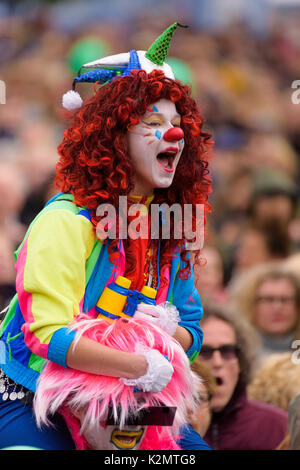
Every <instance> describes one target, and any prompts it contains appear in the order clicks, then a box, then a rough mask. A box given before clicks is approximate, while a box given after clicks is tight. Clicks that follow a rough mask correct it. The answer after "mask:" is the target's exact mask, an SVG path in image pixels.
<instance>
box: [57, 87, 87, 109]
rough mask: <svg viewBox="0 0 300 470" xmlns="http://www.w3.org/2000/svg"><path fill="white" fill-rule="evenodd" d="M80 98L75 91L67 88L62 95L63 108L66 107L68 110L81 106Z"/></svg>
mask: <svg viewBox="0 0 300 470" xmlns="http://www.w3.org/2000/svg"><path fill="white" fill-rule="evenodd" d="M82 103H83V101H82V98H81V96H80V94H79V93H77V91H74V90H69V91H67V93H65V94H64V95H63V97H62V105H63V107H64V108H66V109H68V110H69V111H73V110H74V109H77V108H81V106H82Z"/></svg>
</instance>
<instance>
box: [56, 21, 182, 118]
mask: <svg viewBox="0 0 300 470" xmlns="http://www.w3.org/2000/svg"><path fill="white" fill-rule="evenodd" d="M178 26H181V27H186V26H183V25H181V24H179V23H177V22H175V23H173V24H172V25H171V26H169V27H168V28H167V29H166V30H165V31H164V32H163V33H162V34H161V35H160V36H159V37H158V38H157V39H156V40H155V41H154V42H153V43H152V44H151V46H150V47H149V49H148V50H147V51H136V50H131V51H129V52H124V53H121V54H116V55H112V56H108V57H103V58H100V59H97V60H94V61H93V62H88V63H87V64H84V65H82V67H81V68H80V70H79V72H78V76H77V77H75V78H74V81H73V87H72V90H70V91H68V92H67V93H65V94H64V96H63V101H62V102H63V106H64V108H66V109H68V110H70V111H71V110H74V109H76V108H80V107H81V105H82V99H81V97H80V95H79V93H78V92H76V91H75V87H76V84H77V83H82V82H90V83H95V82H98V83H99V84H102V85H104V84H105V83H108V82H110V81H112V80H113V79H115V78H117V77H124V76H127V75H130V72H131V71H132V70H145V71H146V72H147V73H150V72H152V70H155V69H156V70H162V71H163V72H164V74H165V76H166V77H168V78H171V79H174V78H175V77H174V73H173V71H172V69H171V67H170V65H168V64H167V63H166V62H165V59H166V57H167V55H168V52H169V47H170V43H171V40H172V37H173V34H174V32H175V30H176V28H177V27H178ZM85 68H86V69H87V68H88V69H93V70H92V71H89V72H85V73H81V70H82V69H85Z"/></svg>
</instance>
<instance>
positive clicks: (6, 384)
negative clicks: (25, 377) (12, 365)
mask: <svg viewBox="0 0 300 470" xmlns="http://www.w3.org/2000/svg"><path fill="white" fill-rule="evenodd" d="M0 396H1V398H2V400H3V401H7V400H11V401H15V400H20V401H21V402H22V403H23V405H29V404H31V403H32V401H33V397H34V393H33V392H32V391H31V390H28V389H27V388H25V387H23V385H20V384H18V383H17V382H14V381H13V380H11V379H10V378H9V377H7V375H6V374H5V373H4V372H3V370H2V369H0Z"/></svg>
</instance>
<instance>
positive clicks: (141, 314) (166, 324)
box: [134, 302, 180, 336]
mask: <svg viewBox="0 0 300 470" xmlns="http://www.w3.org/2000/svg"><path fill="white" fill-rule="evenodd" d="M134 319H143V320H148V321H149V320H150V321H151V322H153V323H155V324H156V325H157V326H159V327H160V328H162V329H163V330H164V331H165V332H166V333H168V334H169V335H170V336H173V335H174V333H175V331H176V328H177V326H178V322H179V321H180V317H179V312H178V310H177V308H176V307H175V305H172V304H170V302H165V303H163V304H160V305H147V304H139V305H138V306H137V309H136V312H135V314H134Z"/></svg>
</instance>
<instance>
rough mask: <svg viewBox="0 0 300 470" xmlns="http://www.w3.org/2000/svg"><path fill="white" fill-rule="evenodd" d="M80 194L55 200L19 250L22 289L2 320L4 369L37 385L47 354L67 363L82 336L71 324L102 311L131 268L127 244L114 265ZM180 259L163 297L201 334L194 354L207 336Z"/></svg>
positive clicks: (0, 361) (1, 361) (19, 286)
mask: <svg viewBox="0 0 300 470" xmlns="http://www.w3.org/2000/svg"><path fill="white" fill-rule="evenodd" d="M72 200H73V197H72V196H71V195H70V194H60V195H59V196H58V197H57V196H56V197H54V198H53V199H52V200H50V201H49V202H48V204H47V205H46V206H45V208H44V209H43V210H42V211H41V212H40V213H39V214H38V215H37V217H36V218H35V219H34V221H33V222H32V224H31V225H30V227H29V229H28V231H27V233H26V236H25V238H24V240H23V242H22V244H21V245H20V247H19V248H18V250H17V251H16V253H15V261H16V265H15V267H16V270H17V277H16V295H15V296H14V298H13V299H12V301H11V303H10V307H9V310H8V313H7V314H6V316H5V319H4V321H3V323H2V325H1V330H0V346H3V344H5V354H4V356H5V357H2V356H3V355H2V354H1V357H0V368H1V369H3V371H4V372H5V373H6V374H7V375H8V377H10V378H11V379H12V380H14V381H16V382H18V383H20V384H22V385H23V386H24V387H26V388H28V389H30V390H32V391H35V388H36V380H37V378H38V377H39V374H40V372H41V370H42V368H43V366H44V363H45V360H46V359H48V360H50V361H53V362H55V363H58V364H60V365H62V366H64V367H67V365H66V355H67V351H68V348H69V346H70V344H71V342H72V341H73V339H74V336H75V332H74V331H72V332H70V330H69V329H68V325H69V324H70V322H71V321H72V320H73V318H74V316H75V315H77V314H79V313H80V312H87V313H88V314H89V315H91V316H92V317H94V318H95V317H96V316H97V312H96V304H97V302H98V299H99V297H100V295H101V293H102V291H103V289H104V287H105V286H106V285H107V284H108V283H110V282H112V280H113V277H114V276H117V275H122V274H124V269H125V253H124V248H123V243H122V242H120V245H119V259H118V262H117V264H116V265H113V264H112V263H111V262H110V261H109V254H108V244H103V243H101V242H100V240H98V239H97V237H96V235H95V231H94V230H93V225H92V223H91V220H90V215H89V212H88V211H87V210H85V209H84V208H82V207H79V206H77V205H75V204H73V203H72ZM180 263H181V261H180V256H179V253H178V254H177V256H176V258H174V259H173V261H172V264H171V268H170V270H169V273H168V274H167V276H168V285H167V286H166V287H165V288H164V289H159V290H158V294H157V297H158V300H159V301H160V302H162V301H164V300H168V301H170V302H171V303H173V304H174V305H176V307H177V309H178V310H179V314H180V318H181V321H180V323H179V324H180V325H181V326H183V327H185V328H186V329H187V330H188V331H189V332H190V333H191V335H192V337H193V344H192V346H191V348H190V349H189V350H188V351H187V355H188V357H189V358H190V360H191V361H192V360H193V359H194V358H195V357H196V356H197V355H198V353H199V351H200V347H201V343H202V331H201V329H200V326H199V321H200V319H201V317H202V306H201V301H200V298H199V294H198V292H197V290H196V289H195V287H194V280H193V276H192V275H191V276H190V278H189V279H188V280H186V281H183V280H180V279H179V276H178V271H179V269H180ZM164 275H165V276H166V273H164Z"/></svg>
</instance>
